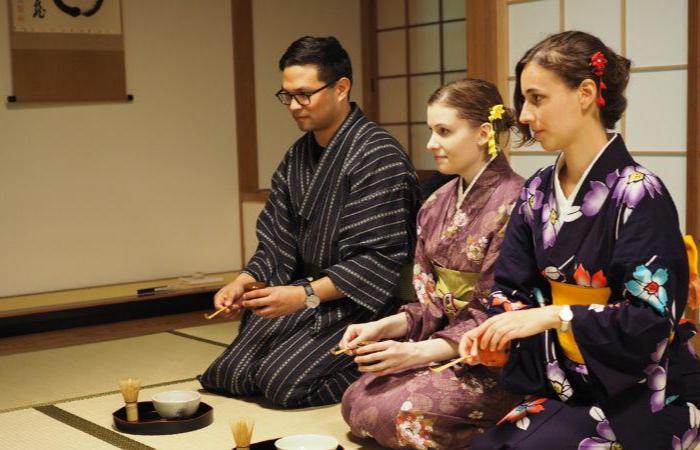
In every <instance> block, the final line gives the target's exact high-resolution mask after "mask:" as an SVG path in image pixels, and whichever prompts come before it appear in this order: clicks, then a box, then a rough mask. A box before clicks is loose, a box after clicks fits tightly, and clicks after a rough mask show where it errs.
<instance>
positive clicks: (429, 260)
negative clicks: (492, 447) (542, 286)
mask: <svg viewBox="0 0 700 450" xmlns="http://www.w3.org/2000/svg"><path fill="white" fill-rule="evenodd" d="M460 183H462V179H461V177H460V178H456V179H454V180H451V181H450V182H448V183H447V184H445V185H444V186H443V187H442V188H440V189H439V190H437V191H436V192H435V193H434V194H433V195H432V196H431V197H430V198H429V199H428V200H427V201H426V202H425V204H424V205H423V207H422V209H421V210H420V212H419V214H418V242H417V247H416V255H415V266H414V286H415V288H416V293H417V295H418V300H419V301H418V302H415V303H411V304H409V305H406V306H404V308H403V311H405V312H406V313H407V315H408V322H409V327H408V333H407V335H406V339H407V340H413V341H421V340H425V339H431V338H442V339H445V340H447V341H451V342H454V343H458V342H459V340H460V338H461V336H462V334H463V333H464V332H466V331H467V330H470V329H472V328H474V327H476V326H477V325H478V324H479V323H481V322H482V321H483V320H485V319H486V317H487V316H486V312H485V309H486V299H487V298H488V295H489V293H490V290H491V286H492V285H493V266H494V262H495V261H496V258H497V257H498V253H499V251H500V247H501V242H502V240H503V234H504V230H505V226H506V223H507V222H508V218H509V214H510V211H511V208H512V206H513V205H514V203H515V201H516V199H517V197H518V194H519V193H520V189H521V187H522V184H523V179H522V178H521V177H520V176H518V175H517V174H516V173H515V172H513V170H512V169H511V168H510V166H509V164H508V161H507V159H506V158H505V156H504V155H502V154H501V155H499V156H498V157H497V158H496V159H494V160H493V161H491V163H489V165H488V166H487V167H486V168H485V170H484V171H483V172H482V173H481V174H480V175H478V176H477V178H476V179H475V181H474V182H473V183H472V185H471V186H470V187H467V188H466V189H465V190H464V191H465V192H466V195H465V196H464V199H463V201H462V203H461V205H459V207H458V198H459V197H460V195H459V192H460V190H463V187H462V188H461V187H460ZM498 379H499V372H498V370H497V369H492V368H487V367H484V366H476V367H460V366H456V367H453V368H451V369H447V370H445V371H443V372H440V373H434V372H431V371H430V370H428V369H427V368H422V369H416V370H409V371H405V372H402V373H398V374H394V375H389V376H384V377H375V376H374V375H371V374H366V375H363V376H362V377H361V378H360V379H359V380H357V381H356V382H355V383H354V384H353V385H351V386H350V388H348V390H347V392H346V393H345V396H344V397H343V417H344V418H345V420H346V421H347V422H348V424H350V427H351V428H352V432H353V433H354V434H356V435H358V436H364V437H373V438H374V439H376V440H377V441H378V442H379V443H380V444H381V445H383V446H386V447H391V448H416V449H429V448H468V447H469V444H470V441H471V438H472V437H473V436H474V435H475V434H477V433H481V432H483V430H484V428H486V427H490V426H493V425H494V424H495V423H496V421H498V420H499V419H500V418H501V417H503V415H504V414H505V413H506V412H507V411H508V410H509V409H510V408H512V407H513V406H514V404H515V403H516V402H517V400H518V399H519V398H516V397H513V396H511V395H509V394H507V393H506V392H505V391H504V390H503V389H501V388H500V387H499V386H498Z"/></svg>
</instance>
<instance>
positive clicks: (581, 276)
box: [574, 264, 608, 288]
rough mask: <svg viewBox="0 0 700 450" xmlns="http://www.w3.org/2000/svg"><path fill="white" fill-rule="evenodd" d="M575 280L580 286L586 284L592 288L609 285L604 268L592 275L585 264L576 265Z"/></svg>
mask: <svg viewBox="0 0 700 450" xmlns="http://www.w3.org/2000/svg"><path fill="white" fill-rule="evenodd" d="M574 280H576V284H578V285H579V286H586V287H592V288H602V287H606V286H607V285H608V280H607V278H605V274H604V273H603V271H602V270H599V271H597V272H596V273H594V274H593V276H592V277H591V274H590V272H588V271H587V270H586V269H585V268H584V267H583V264H579V265H578V266H576V271H574Z"/></svg>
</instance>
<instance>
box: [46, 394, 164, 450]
mask: <svg viewBox="0 0 700 450" xmlns="http://www.w3.org/2000/svg"><path fill="white" fill-rule="evenodd" d="M34 409H36V410H37V411H39V412H40V413H43V414H46V415H47V416H49V417H51V418H52V419H54V420H57V421H59V422H61V423H63V424H65V425H68V426H70V427H73V428H75V429H76V430H78V431H82V432H83V433H87V434H89V435H90V436H93V437H96V438H97V439H99V440H101V441H104V442H107V443H108V444H112V445H114V446H115V447H118V448H121V449H123V450H156V449H155V448H153V447H149V446H148V445H145V444H142V443H140V442H138V441H135V440H133V439H131V438H128V437H126V436H124V435H122V434H119V433H117V432H116V431H112V430H110V429H108V428H105V427H103V426H101V425H97V424H96V423H93V422H90V421H89V420H86V419H83V418H82V417H79V416H76V415H75V414H73V413H70V412H68V411H65V410H63V409H61V408H59V407H57V406H54V405H45V406H36V407H34Z"/></svg>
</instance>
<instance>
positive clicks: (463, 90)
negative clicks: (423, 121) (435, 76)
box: [428, 78, 515, 142]
mask: <svg viewBox="0 0 700 450" xmlns="http://www.w3.org/2000/svg"><path fill="white" fill-rule="evenodd" d="M433 103H440V104H443V105H445V106H448V107H450V108H454V109H455V110H457V116H458V117H460V118H461V119H465V120H467V121H469V122H471V123H472V125H474V126H475V127H478V126H480V125H481V124H482V123H485V122H488V121H489V110H490V109H491V107H492V106H494V105H499V104H500V105H502V104H503V97H501V94H500V93H499V92H498V88H497V87H496V86H495V85H494V84H493V83H490V82H488V81H485V80H480V79H478V78H463V79H461V80H455V81H453V82H451V83H448V84H446V85H444V86H442V87H440V88H438V89H437V90H436V91H435V92H433V94H432V95H431V96H430V98H428V105H432V104H433ZM514 125H515V117H514V115H513V111H512V110H511V109H510V108H505V110H504V112H503V118H501V119H498V120H494V122H493V128H494V130H495V131H496V141H497V142H498V140H499V136H500V135H501V134H502V133H505V132H507V131H510V129H511V128H513V127H514Z"/></svg>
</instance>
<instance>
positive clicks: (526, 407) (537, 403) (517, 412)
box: [496, 397, 547, 430]
mask: <svg viewBox="0 0 700 450" xmlns="http://www.w3.org/2000/svg"><path fill="white" fill-rule="evenodd" d="M546 401H547V398H545V397H541V398H538V399H535V400H532V401H529V402H525V403H521V404H520V405H518V406H516V407H515V408H513V409H511V410H510V412H509V413H508V414H506V415H505V416H504V417H503V418H502V419H501V420H499V421H498V423H497V424H496V425H500V424H502V423H503V422H505V421H506V420H507V421H508V422H511V423H516V425H517V426H518V428H522V429H523V430H525V429H527V427H528V426H529V425H530V420H529V419H528V420H527V421H525V419H527V415H528V414H538V413H541V412H542V411H544V406H542V404H543V403H544V402H546ZM517 422H520V423H517ZM521 425H522V426H521Z"/></svg>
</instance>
